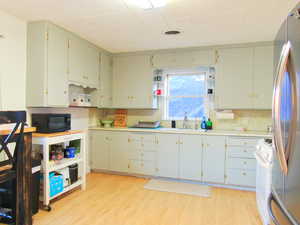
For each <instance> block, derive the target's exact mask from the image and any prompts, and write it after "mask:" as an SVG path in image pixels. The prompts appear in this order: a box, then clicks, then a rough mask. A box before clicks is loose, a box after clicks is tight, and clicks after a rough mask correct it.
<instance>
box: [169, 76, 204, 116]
mask: <svg viewBox="0 0 300 225" xmlns="http://www.w3.org/2000/svg"><path fill="white" fill-rule="evenodd" d="M207 74H208V73H207V72H206V71H199V72H186V73H185V72H180V73H167V74H165V98H164V113H163V115H164V120H183V119H184V118H183V117H169V101H170V99H174V98H203V100H204V114H205V116H206V115H208V95H207V86H208V84H207ZM195 75H197V76H204V82H205V92H204V95H199V96H170V85H169V78H170V77H172V76H195ZM199 119H201V118H200V117H193V118H189V120H199Z"/></svg>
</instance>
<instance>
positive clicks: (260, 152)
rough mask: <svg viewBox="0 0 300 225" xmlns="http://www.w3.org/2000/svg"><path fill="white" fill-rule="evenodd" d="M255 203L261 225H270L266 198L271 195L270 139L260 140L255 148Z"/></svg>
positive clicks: (271, 157) (271, 153)
mask: <svg viewBox="0 0 300 225" xmlns="http://www.w3.org/2000/svg"><path fill="white" fill-rule="evenodd" d="M255 158H256V160H257V168H256V202H257V207H258V211H259V214H260V217H261V219H262V222H263V225H270V223H271V221H270V216H269V214H268V197H269V195H270V193H271V181H272V160H273V147H272V139H262V140H260V141H259V142H258V144H257V146H256V152H255Z"/></svg>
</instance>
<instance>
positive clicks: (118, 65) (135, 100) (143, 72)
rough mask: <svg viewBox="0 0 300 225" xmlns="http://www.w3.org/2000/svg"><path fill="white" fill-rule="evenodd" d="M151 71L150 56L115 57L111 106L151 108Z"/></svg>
mask: <svg viewBox="0 0 300 225" xmlns="http://www.w3.org/2000/svg"><path fill="white" fill-rule="evenodd" d="M152 88H153V69H152V67H151V62H150V56H148V55H146V56H144V55H139V56H126V57H124V56H123V57H115V58H114V61H113V105H114V107H123V108H153V102H152V101H151V100H152V94H153V93H152Z"/></svg>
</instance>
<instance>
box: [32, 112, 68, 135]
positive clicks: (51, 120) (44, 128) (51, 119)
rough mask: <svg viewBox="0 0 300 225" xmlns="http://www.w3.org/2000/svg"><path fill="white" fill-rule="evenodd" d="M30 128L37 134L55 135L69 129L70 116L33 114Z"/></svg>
mask: <svg viewBox="0 0 300 225" xmlns="http://www.w3.org/2000/svg"><path fill="white" fill-rule="evenodd" d="M31 119H32V123H31V124H32V126H33V127H36V130H37V132H38V133H55V132H63V131H67V130H70V129H71V114H54V113H33V114H31Z"/></svg>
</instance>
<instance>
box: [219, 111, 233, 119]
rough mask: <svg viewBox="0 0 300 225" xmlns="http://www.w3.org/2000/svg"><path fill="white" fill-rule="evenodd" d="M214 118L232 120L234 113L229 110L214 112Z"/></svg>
mask: <svg viewBox="0 0 300 225" xmlns="http://www.w3.org/2000/svg"><path fill="white" fill-rule="evenodd" d="M216 118H217V119H218V120H233V119H234V113H233V112H232V111H231V110H228V111H227V110H226V111H220V112H216Z"/></svg>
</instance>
